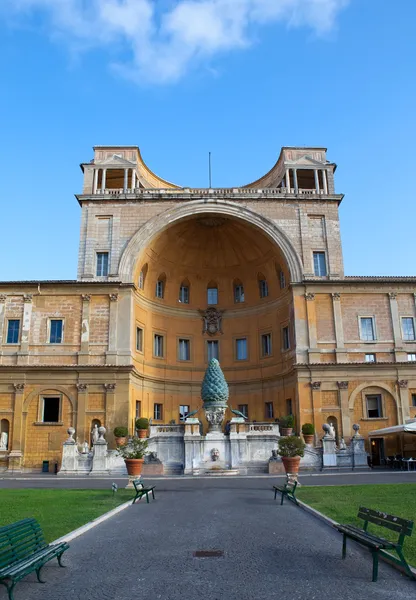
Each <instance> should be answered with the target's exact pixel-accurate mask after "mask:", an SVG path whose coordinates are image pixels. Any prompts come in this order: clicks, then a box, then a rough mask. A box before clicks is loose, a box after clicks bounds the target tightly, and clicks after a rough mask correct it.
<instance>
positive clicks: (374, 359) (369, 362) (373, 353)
mask: <svg viewBox="0 0 416 600" xmlns="http://www.w3.org/2000/svg"><path fill="white" fill-rule="evenodd" d="M367 356H372V357H373V360H367ZM364 362H366V363H368V364H374V363H376V362H377V357H376V354H375V352H366V353H365V354H364Z"/></svg>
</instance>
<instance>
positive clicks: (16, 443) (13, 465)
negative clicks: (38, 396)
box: [8, 383, 25, 471]
mask: <svg viewBox="0 0 416 600" xmlns="http://www.w3.org/2000/svg"><path fill="white" fill-rule="evenodd" d="M13 387H14V411H13V427H12V430H13V434H12V443H11V450H10V452H9V466H8V469H9V471H20V470H21V468H22V458H23V452H22V444H23V397H24V392H25V384H24V383H14V384H13ZM9 448H10V445H9Z"/></svg>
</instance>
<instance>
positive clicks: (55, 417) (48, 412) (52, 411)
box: [42, 396, 61, 423]
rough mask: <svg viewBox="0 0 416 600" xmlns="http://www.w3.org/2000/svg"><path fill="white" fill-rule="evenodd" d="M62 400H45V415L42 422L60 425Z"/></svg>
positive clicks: (50, 398)
mask: <svg viewBox="0 0 416 600" xmlns="http://www.w3.org/2000/svg"><path fill="white" fill-rule="evenodd" d="M60 404H61V399H60V397H59V396H58V397H56V398H52V397H47V398H43V411H42V412H43V414H42V422H43V423H59V409H60Z"/></svg>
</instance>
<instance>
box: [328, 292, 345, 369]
mask: <svg viewBox="0 0 416 600" xmlns="http://www.w3.org/2000/svg"><path fill="white" fill-rule="evenodd" d="M331 296H332V310H333V314H334V325H335V340H336V349H335V356H336V361H337V363H345V362H348V355H347V351H346V349H345V342H344V325H343V322H342V311H341V294H338V293H336V292H335V293H334V294H331Z"/></svg>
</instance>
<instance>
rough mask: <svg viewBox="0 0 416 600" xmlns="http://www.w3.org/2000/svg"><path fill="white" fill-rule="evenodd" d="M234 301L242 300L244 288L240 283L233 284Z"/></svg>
mask: <svg viewBox="0 0 416 600" xmlns="http://www.w3.org/2000/svg"><path fill="white" fill-rule="evenodd" d="M234 302H244V288H243V286H242V285H236V286H234Z"/></svg>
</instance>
